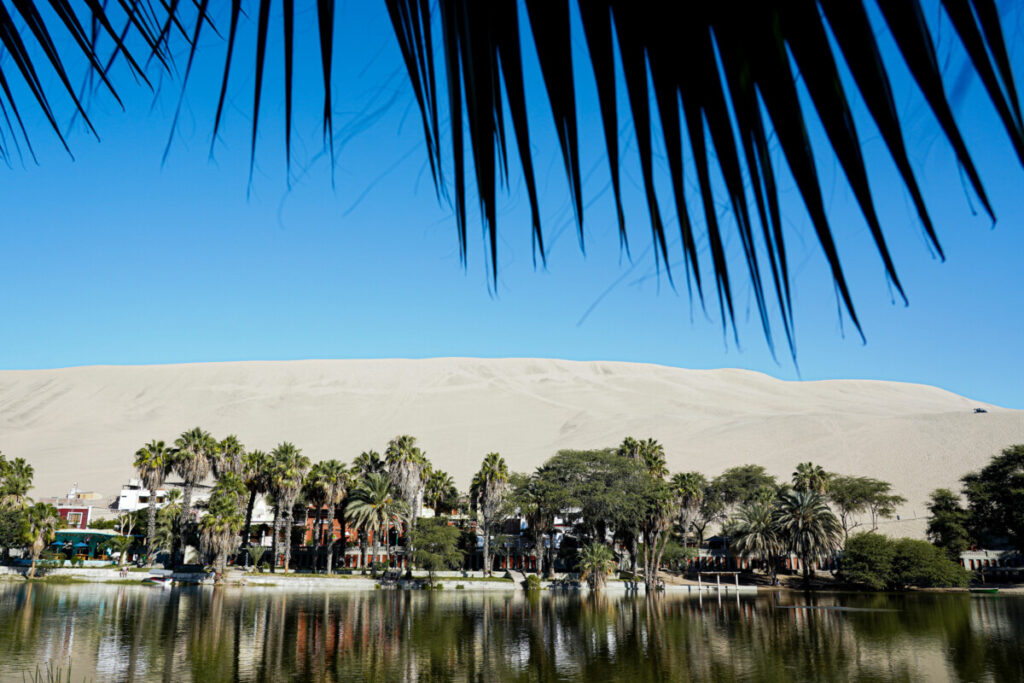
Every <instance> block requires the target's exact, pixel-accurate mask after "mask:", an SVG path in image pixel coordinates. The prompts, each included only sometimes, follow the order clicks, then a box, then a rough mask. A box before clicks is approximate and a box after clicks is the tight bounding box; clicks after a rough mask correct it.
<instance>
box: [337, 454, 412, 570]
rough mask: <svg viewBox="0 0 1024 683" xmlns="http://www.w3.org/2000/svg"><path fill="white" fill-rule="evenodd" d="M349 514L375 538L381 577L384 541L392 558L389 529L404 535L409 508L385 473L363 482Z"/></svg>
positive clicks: (372, 475) (353, 499) (375, 561)
mask: <svg viewBox="0 0 1024 683" xmlns="http://www.w3.org/2000/svg"><path fill="white" fill-rule="evenodd" d="M348 512H349V514H350V515H351V516H352V519H353V521H354V522H355V523H356V525H358V526H360V527H362V528H363V529H364V530H366V531H367V532H369V533H372V534H373V562H372V563H371V565H372V571H373V575H374V576H376V575H377V546H378V544H379V543H380V540H381V539H382V538H383V539H384V546H385V553H387V554H388V556H389V557H388V560H389V563H390V552H389V551H388V528H389V527H390V526H392V525H394V527H395V529H396V530H397V531H398V532H399V533H401V530H402V527H403V525H404V524H405V523H406V521H407V520H408V517H409V506H408V505H407V504H406V502H405V501H404V500H402V499H401V498H399V497H398V496H396V495H395V491H394V489H393V487H392V483H391V479H390V478H389V477H388V476H387V475H386V474H383V473H376V474H370V475H367V476H366V477H364V478H363V479H362V481H360V482H359V485H358V486H357V487H356V489H355V491H353V492H352V497H351V500H350V502H349V505H348Z"/></svg>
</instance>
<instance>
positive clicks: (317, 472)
mask: <svg viewBox="0 0 1024 683" xmlns="http://www.w3.org/2000/svg"><path fill="white" fill-rule="evenodd" d="M322 465H323V463H322V462H318V463H315V464H314V465H313V466H312V467H310V468H309V473H308V474H307V475H306V480H305V481H304V482H303V483H302V499H303V500H304V501H306V504H307V505H309V506H310V507H312V508H313V509H314V510H316V520H315V521H314V523H313V533H312V534H311V536H312V541H313V547H314V552H315V553H316V555H315V556H314V557H315V558H316V559H315V560H314V562H313V569H314V571H317V570H319V568H320V567H319V554H320V550H321V549H322V545H323V532H324V518H323V512H324V506H325V505H327V482H326V480H325V479H324V476H323V473H322V470H323V467H322Z"/></svg>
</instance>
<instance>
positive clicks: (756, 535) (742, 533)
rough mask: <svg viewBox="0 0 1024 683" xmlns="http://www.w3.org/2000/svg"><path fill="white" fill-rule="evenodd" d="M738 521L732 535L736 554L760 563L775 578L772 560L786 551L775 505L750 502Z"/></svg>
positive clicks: (738, 515) (745, 506)
mask: <svg viewBox="0 0 1024 683" xmlns="http://www.w3.org/2000/svg"><path fill="white" fill-rule="evenodd" d="M736 522H737V523H736V527H735V529H734V530H733V533H732V551H733V553H734V554H735V555H737V556H738V557H750V558H754V559H755V560H760V561H761V562H763V563H764V565H765V567H766V568H767V569H768V570H769V571H770V572H771V574H772V576H774V575H775V569H774V563H773V562H772V560H773V559H774V558H775V557H776V556H777V555H778V554H779V553H780V552H781V550H782V543H781V541H780V539H779V528H778V524H777V523H776V511H775V506H774V505H773V504H772V503H769V502H764V501H754V502H751V503H748V504H747V505H744V506H742V507H741V508H740V509H739V511H738V512H737V513H736Z"/></svg>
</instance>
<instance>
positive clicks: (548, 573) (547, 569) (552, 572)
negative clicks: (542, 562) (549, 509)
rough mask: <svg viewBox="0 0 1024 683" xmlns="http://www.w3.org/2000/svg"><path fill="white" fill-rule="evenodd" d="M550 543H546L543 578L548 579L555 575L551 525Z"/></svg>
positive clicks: (553, 539)
mask: <svg viewBox="0 0 1024 683" xmlns="http://www.w3.org/2000/svg"><path fill="white" fill-rule="evenodd" d="M548 535H549V536H550V542H549V543H548V566H547V567H545V568H544V571H545V572H546V573H545V574H544V576H545V578H548V579H550V578H551V577H552V576H554V575H555V525H554V524H552V525H551V533H550V534H548Z"/></svg>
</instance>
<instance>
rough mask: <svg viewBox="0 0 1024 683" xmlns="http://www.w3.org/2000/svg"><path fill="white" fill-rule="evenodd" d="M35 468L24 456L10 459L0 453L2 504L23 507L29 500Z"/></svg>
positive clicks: (0, 496) (0, 493)
mask: <svg viewBox="0 0 1024 683" xmlns="http://www.w3.org/2000/svg"><path fill="white" fill-rule="evenodd" d="M34 476H35V469H34V468H33V467H32V465H30V464H28V463H27V462H26V461H25V459H24V458H15V459H13V460H8V459H7V458H6V457H5V456H4V454H3V453H0V505H3V506H13V507H22V506H24V505H25V504H27V503H28V502H30V501H29V500H28V492H29V489H31V488H32V478H33V477H34Z"/></svg>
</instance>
